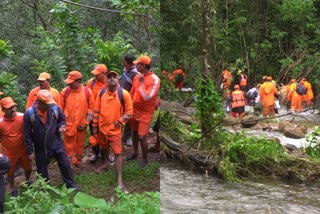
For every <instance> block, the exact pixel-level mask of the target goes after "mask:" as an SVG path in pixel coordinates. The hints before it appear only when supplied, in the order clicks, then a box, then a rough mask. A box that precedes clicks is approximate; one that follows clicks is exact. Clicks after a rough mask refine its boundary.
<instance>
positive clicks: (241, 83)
mask: <svg viewBox="0 0 320 214" xmlns="http://www.w3.org/2000/svg"><path fill="white" fill-rule="evenodd" d="M240 76H241V79H240V84H239V85H240V86H246V85H247V77H246V76H245V75H244V74H241V75H240Z"/></svg>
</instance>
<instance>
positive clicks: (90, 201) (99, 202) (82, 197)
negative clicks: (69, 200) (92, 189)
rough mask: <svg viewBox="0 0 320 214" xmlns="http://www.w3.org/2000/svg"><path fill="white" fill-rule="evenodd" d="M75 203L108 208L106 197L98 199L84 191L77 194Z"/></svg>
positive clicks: (86, 206) (84, 206)
mask: <svg viewBox="0 0 320 214" xmlns="http://www.w3.org/2000/svg"><path fill="white" fill-rule="evenodd" d="M74 204H75V205H76V206H78V207H80V208H98V209H103V210H104V209H107V208H108V205H107V203H106V201H105V200H104V199H97V198H95V197H92V196H90V195H88V194H85V193H82V192H78V193H77V194H76V196H75V197H74Z"/></svg>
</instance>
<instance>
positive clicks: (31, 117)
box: [28, 106, 35, 126]
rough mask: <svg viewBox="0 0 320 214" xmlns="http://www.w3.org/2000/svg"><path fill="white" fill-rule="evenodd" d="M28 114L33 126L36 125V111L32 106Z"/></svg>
mask: <svg viewBox="0 0 320 214" xmlns="http://www.w3.org/2000/svg"><path fill="white" fill-rule="evenodd" d="M28 112H29V115H30V122H31V125H32V126H33V125H34V120H35V116H34V111H33V108H32V106H31V107H30V108H29V109H28Z"/></svg>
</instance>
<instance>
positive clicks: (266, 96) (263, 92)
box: [259, 76, 278, 117]
mask: <svg viewBox="0 0 320 214" xmlns="http://www.w3.org/2000/svg"><path fill="white" fill-rule="evenodd" d="M263 81H264V83H263V84H262V85H261V86H260V88H259V95H260V102H261V104H262V107H263V110H262V114H263V116H264V117H267V116H268V115H269V116H274V115H275V111H274V101H275V96H278V90H277V88H276V86H275V85H274V84H273V83H272V79H271V78H270V77H266V76H265V77H263Z"/></svg>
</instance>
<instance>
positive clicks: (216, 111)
mask: <svg viewBox="0 0 320 214" xmlns="http://www.w3.org/2000/svg"><path fill="white" fill-rule="evenodd" d="M195 115H196V117H197V118H198V119H199V120H200V121H201V130H202V134H205V133H206V131H207V130H209V129H210V128H212V127H213V126H214V125H215V124H217V123H219V122H220V121H221V120H222V119H223V116H224V114H223V111H222V100H221V96H220V95H219V94H218V93H217V92H216V91H215V89H214V86H213V82H212V81H211V80H209V81H205V80H204V79H202V78H200V79H198V81H197V90H196V114H195Z"/></svg>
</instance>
